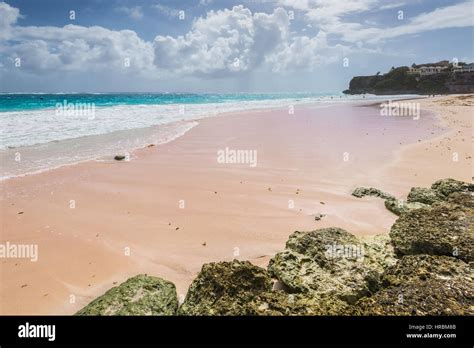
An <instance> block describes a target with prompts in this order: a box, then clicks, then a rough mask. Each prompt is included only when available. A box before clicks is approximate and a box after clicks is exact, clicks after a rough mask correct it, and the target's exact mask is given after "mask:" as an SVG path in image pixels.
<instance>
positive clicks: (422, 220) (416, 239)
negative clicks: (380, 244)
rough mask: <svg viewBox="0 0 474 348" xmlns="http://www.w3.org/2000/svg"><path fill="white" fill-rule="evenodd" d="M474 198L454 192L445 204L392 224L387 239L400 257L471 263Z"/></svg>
mask: <svg viewBox="0 0 474 348" xmlns="http://www.w3.org/2000/svg"><path fill="white" fill-rule="evenodd" d="M473 199H474V197H473V196H472V195H471V194H460V193H457V194H456V195H454V196H453V197H452V198H448V201H447V202H438V203H434V204H433V205H432V206H427V207H425V208H421V209H416V210H413V211H410V212H407V213H405V214H402V215H401V216H400V218H398V220H397V221H396V222H395V223H394V224H393V226H392V228H391V230H390V238H391V239H392V243H393V245H394V247H395V251H396V253H397V254H399V255H413V254H431V255H448V256H453V257H457V258H460V259H462V260H464V261H466V262H469V261H473V260H474V258H473V256H472V250H474V209H473V208H472V205H474V202H473Z"/></svg>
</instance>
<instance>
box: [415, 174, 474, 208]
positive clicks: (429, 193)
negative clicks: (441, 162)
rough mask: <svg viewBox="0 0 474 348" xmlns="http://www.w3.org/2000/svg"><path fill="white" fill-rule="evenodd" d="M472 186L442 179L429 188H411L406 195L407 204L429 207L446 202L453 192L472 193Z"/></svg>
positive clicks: (473, 186)
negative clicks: (413, 203) (417, 203)
mask: <svg viewBox="0 0 474 348" xmlns="http://www.w3.org/2000/svg"><path fill="white" fill-rule="evenodd" d="M473 191H474V185H473V184H468V183H466V182H463V181H459V180H455V179H442V180H438V181H436V182H435V183H434V184H433V185H431V188H425V187H412V189H411V191H410V193H409V194H408V198H407V201H408V202H419V203H424V204H428V205H431V204H433V203H436V202H440V201H446V200H447V199H448V197H449V196H450V195H451V194H453V193H455V192H473Z"/></svg>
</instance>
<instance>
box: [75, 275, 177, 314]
mask: <svg viewBox="0 0 474 348" xmlns="http://www.w3.org/2000/svg"><path fill="white" fill-rule="evenodd" d="M177 309H178V297H177V295H176V287H175V285H174V284H173V283H171V282H169V281H166V280H163V279H161V278H157V277H150V276H147V275H137V276H135V277H133V278H130V279H128V280H127V281H125V282H124V283H122V284H120V285H119V286H117V287H114V288H112V289H110V290H109V291H107V292H106V293H105V294H104V295H102V296H100V297H98V298H96V299H95V300H94V301H92V302H91V303H89V304H88V305H87V306H86V307H84V308H83V309H81V310H80V311H79V312H77V313H76V315H174V314H176V311H177Z"/></svg>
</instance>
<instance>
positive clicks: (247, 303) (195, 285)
mask: <svg viewBox="0 0 474 348" xmlns="http://www.w3.org/2000/svg"><path fill="white" fill-rule="evenodd" d="M272 287H273V284H272V280H271V278H270V275H269V274H268V272H267V271H266V270H265V269H263V268H260V267H257V266H254V265H252V264H251V263H250V262H247V261H244V262H241V261H238V260H234V261H232V262H217V263H209V264H205V265H204V266H203V267H202V270H201V272H200V273H199V274H198V276H197V277H196V279H194V281H193V282H192V284H191V286H190V287H189V290H188V293H187V295H186V298H185V300H184V303H183V304H182V305H181V307H180V309H179V314H181V315H239V316H240V315H339V314H344V313H347V312H348V311H349V310H348V306H347V304H346V303H344V302H342V301H340V300H338V299H335V298H330V297H327V298H320V299H315V298H306V297H303V296H300V295H293V294H287V293H285V292H283V291H278V290H275V291H273V290H272Z"/></svg>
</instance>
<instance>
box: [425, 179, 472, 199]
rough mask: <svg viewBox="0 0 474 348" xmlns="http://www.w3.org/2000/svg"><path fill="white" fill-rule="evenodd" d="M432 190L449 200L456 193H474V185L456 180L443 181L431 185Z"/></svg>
mask: <svg viewBox="0 0 474 348" xmlns="http://www.w3.org/2000/svg"><path fill="white" fill-rule="evenodd" d="M431 189H432V190H434V191H436V193H437V194H438V195H441V196H444V197H446V198H447V197H448V196H449V195H450V194H452V193H454V192H474V184H469V183H467V182H464V181H459V180H455V179H441V180H438V181H436V182H435V183H434V184H433V185H431Z"/></svg>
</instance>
